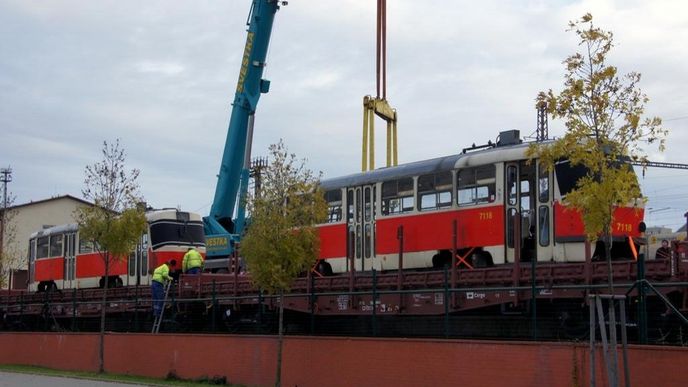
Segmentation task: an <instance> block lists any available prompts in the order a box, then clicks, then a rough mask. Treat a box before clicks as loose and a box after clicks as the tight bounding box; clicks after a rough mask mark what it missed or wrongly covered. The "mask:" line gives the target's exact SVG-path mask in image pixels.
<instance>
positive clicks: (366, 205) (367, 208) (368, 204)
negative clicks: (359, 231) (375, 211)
mask: <svg viewBox="0 0 688 387" xmlns="http://www.w3.org/2000/svg"><path fill="white" fill-rule="evenodd" d="M363 202H364V211H365V216H364V219H365V221H366V222H370V215H371V212H372V202H371V200H370V187H365V189H364V190H363Z"/></svg>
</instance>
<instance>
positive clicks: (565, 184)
mask: <svg viewBox="0 0 688 387" xmlns="http://www.w3.org/2000/svg"><path fill="white" fill-rule="evenodd" d="M554 172H555V173H556V175H557V183H558V184H559V192H561V196H562V197H563V196H566V195H567V194H568V193H569V192H571V191H573V190H574V189H575V188H576V185H577V184H578V180H580V179H581V178H582V177H584V176H585V175H587V174H588V169H587V168H586V167H584V166H582V165H571V162H570V161H569V160H562V161H559V162H557V163H556V164H555V165H554Z"/></svg>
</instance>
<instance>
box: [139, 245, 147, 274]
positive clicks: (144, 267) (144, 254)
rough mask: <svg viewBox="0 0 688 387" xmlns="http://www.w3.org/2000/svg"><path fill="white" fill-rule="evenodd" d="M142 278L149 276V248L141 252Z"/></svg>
mask: <svg viewBox="0 0 688 387" xmlns="http://www.w3.org/2000/svg"><path fill="white" fill-rule="evenodd" d="M140 266H141V276H142V277H145V276H147V275H148V247H146V248H144V249H143V250H142V251H141V265H140Z"/></svg>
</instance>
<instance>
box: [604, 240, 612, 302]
mask: <svg viewBox="0 0 688 387" xmlns="http://www.w3.org/2000/svg"><path fill="white" fill-rule="evenodd" d="M605 239H606V241H605V243H604V253H605V255H606V256H607V282H609V295H613V294H614V273H613V272H612V230H611V229H610V228H608V229H607V230H605Z"/></svg>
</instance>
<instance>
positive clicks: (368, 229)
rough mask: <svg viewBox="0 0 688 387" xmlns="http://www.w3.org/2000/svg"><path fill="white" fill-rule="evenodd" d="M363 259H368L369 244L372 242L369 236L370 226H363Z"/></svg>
mask: <svg viewBox="0 0 688 387" xmlns="http://www.w3.org/2000/svg"><path fill="white" fill-rule="evenodd" d="M364 230H365V257H366V258H370V247H371V246H370V244H371V242H372V238H371V235H370V224H366V225H365V228H364Z"/></svg>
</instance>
